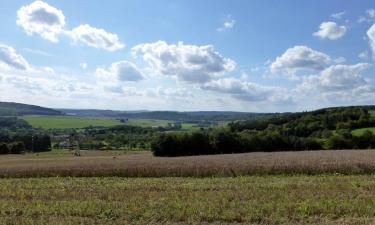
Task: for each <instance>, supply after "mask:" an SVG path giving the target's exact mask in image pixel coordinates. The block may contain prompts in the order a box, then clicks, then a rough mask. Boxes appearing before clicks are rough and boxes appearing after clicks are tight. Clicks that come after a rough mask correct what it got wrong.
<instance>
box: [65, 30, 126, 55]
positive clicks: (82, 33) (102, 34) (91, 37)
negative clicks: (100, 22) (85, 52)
mask: <svg viewBox="0 0 375 225" xmlns="http://www.w3.org/2000/svg"><path fill="white" fill-rule="evenodd" d="M69 36H70V37H72V39H73V40H74V41H77V42H81V43H83V44H86V45H88V46H91V47H94V48H102V49H105V50H108V51H116V50H119V49H122V48H124V47H125V45H124V44H122V43H121V42H120V39H119V37H118V36H117V34H114V33H110V32H107V31H105V30H103V29H100V28H95V27H91V26H90V25H88V24H84V25H80V26H78V27H76V28H74V29H73V30H72V31H71V32H69Z"/></svg>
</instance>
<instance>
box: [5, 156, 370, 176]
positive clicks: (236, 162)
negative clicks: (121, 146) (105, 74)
mask: <svg viewBox="0 0 375 225" xmlns="http://www.w3.org/2000/svg"><path fill="white" fill-rule="evenodd" d="M81 152H82V156H81V157H74V156H73V154H72V153H71V152H69V151H67V150H55V151H54V152H52V153H48V152H47V153H39V154H26V155H4V156H0V177H49V176H77V177H82V176H84V177H90V176H91V177H93V176H119V177H170V176H179V177H212V176H217V177H227V176H245V175H269V174H273V175H275V174H284V175H286V174H292V175H295V174H309V175H311V174H323V173H331V174H336V173H339V174H371V173H375V151H374V150H340V151H332V150H331V151H327V150H323V151H304V152H272V153H265V152H256V153H244V154H228V155H211V156H209V155H208V156H189V157H172V158H168V157H154V156H152V154H151V152H125V151H81Z"/></svg>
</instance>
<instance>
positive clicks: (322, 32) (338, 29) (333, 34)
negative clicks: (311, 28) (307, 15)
mask: <svg viewBox="0 0 375 225" xmlns="http://www.w3.org/2000/svg"><path fill="white" fill-rule="evenodd" d="M346 30H347V28H346V27H345V26H338V25H337V24H336V23H335V22H323V23H321V24H320V27H319V31H317V32H315V33H313V35H314V36H316V37H319V38H321V39H329V40H336V39H339V38H341V37H342V36H344V35H345V33H346Z"/></svg>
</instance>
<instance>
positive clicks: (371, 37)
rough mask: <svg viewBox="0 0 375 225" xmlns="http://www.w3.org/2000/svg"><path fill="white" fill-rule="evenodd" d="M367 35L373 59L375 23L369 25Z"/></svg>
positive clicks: (374, 51)
mask: <svg viewBox="0 0 375 225" xmlns="http://www.w3.org/2000/svg"><path fill="white" fill-rule="evenodd" d="M367 37H368V40H369V43H370V47H371V49H372V52H373V57H374V59H375V23H374V24H373V25H372V26H371V27H370V29H368V31H367Z"/></svg>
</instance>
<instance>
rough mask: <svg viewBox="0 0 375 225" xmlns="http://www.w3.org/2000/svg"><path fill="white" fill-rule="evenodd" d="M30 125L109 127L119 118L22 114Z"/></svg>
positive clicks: (47, 127)
mask: <svg viewBox="0 0 375 225" xmlns="http://www.w3.org/2000/svg"><path fill="white" fill-rule="evenodd" d="M21 118H22V119H24V120H26V121H27V122H28V123H29V124H30V125H31V126H33V127H36V128H44V129H53V128H58V129H69V128H84V127H88V126H102V127H110V126H116V125H121V124H123V123H121V122H120V121H119V120H115V119H104V118H86V117H76V116H22V117H21Z"/></svg>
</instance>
